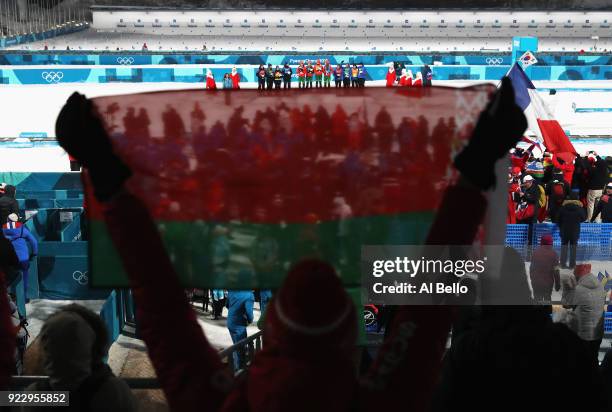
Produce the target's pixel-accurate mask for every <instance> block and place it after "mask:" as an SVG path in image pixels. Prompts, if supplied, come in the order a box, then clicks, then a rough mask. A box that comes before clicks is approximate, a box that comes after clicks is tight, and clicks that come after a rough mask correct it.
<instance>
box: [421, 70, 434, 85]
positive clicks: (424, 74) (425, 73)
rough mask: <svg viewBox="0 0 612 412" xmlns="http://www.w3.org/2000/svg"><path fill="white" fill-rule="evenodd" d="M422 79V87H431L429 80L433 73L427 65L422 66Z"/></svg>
mask: <svg viewBox="0 0 612 412" xmlns="http://www.w3.org/2000/svg"><path fill="white" fill-rule="evenodd" d="M422 77H423V87H431V79H432V78H433V72H432V70H431V68H430V67H429V66H428V65H425V66H423V71H422Z"/></svg>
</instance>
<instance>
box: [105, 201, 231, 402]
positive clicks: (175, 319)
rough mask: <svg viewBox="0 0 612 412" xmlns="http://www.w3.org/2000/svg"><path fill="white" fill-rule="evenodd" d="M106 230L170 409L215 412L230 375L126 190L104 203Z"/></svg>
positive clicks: (146, 217) (150, 224) (146, 218)
mask: <svg viewBox="0 0 612 412" xmlns="http://www.w3.org/2000/svg"><path fill="white" fill-rule="evenodd" d="M104 214H105V219H106V223H107V227H108V231H109V233H110V235H111V237H112V239H113V242H114V244H115V247H116V249H117V251H118V253H119V255H120V256H121V260H122V262H123V267H124V269H125V271H126V273H127V274H128V276H129V278H130V282H131V286H132V290H133V293H134V298H135V300H136V303H137V305H136V317H137V320H138V323H139V327H140V331H141V334H142V338H143V340H144V341H145V343H146V345H147V349H148V352H149V357H150V358H151V361H152V363H153V366H154V368H155V371H156V373H157V377H158V379H159V382H160V384H161V387H162V388H163V390H164V393H165V395H166V397H167V399H168V404H169V405H170V409H171V410H173V411H181V412H183V411H201V410H202V405H203V404H205V405H206V408H207V410H211V411H214V410H217V409H219V408H220V406H221V405H222V403H223V401H224V399H225V397H226V391H227V389H228V383H230V382H231V376H230V375H229V374H228V373H227V372H226V369H224V368H223V365H222V363H221V360H220V359H219V356H218V354H217V352H216V350H215V349H214V348H213V347H212V346H211V345H210V344H209V343H208V341H207V340H206V337H205V336H204V332H203V331H202V328H201V327H200V325H199V324H198V321H197V319H196V315H195V313H194V311H193V310H192V309H191V307H190V306H189V302H188V301H187V298H186V296H185V292H184V289H183V288H182V286H181V284H180V283H179V278H178V276H177V275H176V273H175V271H174V268H173V267H172V264H171V263H170V259H169V258H168V255H167V254H166V251H165V249H164V246H163V244H162V241H161V238H160V236H159V234H158V232H157V229H156V227H155V225H154V223H153V221H152V220H151V218H150V217H149V214H148V212H147V210H146V209H145V206H144V205H143V204H142V203H141V202H140V200H138V199H137V198H135V197H134V196H132V195H130V194H129V193H127V192H122V193H120V194H118V195H117V196H115V197H114V198H113V199H112V200H111V201H110V202H108V203H107V204H106V205H105V209H104Z"/></svg>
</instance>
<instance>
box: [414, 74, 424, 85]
mask: <svg viewBox="0 0 612 412" xmlns="http://www.w3.org/2000/svg"><path fill="white" fill-rule="evenodd" d="M412 86H413V87H423V75H422V74H421V72H417V74H416V79H414V82H413V83H412Z"/></svg>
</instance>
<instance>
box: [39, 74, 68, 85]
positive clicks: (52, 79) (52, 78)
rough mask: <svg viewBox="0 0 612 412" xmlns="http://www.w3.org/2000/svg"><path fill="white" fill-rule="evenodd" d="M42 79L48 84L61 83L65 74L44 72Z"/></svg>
mask: <svg viewBox="0 0 612 412" xmlns="http://www.w3.org/2000/svg"><path fill="white" fill-rule="evenodd" d="M41 76H42V78H43V80H45V81H46V82H47V83H59V82H60V80H62V79H63V78H64V73H62V72H42V75H41Z"/></svg>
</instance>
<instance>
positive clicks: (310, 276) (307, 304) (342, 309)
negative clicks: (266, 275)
mask: <svg viewBox="0 0 612 412" xmlns="http://www.w3.org/2000/svg"><path fill="white" fill-rule="evenodd" d="M322 293H323V294H325V296H326V302H327V304H325V305H313V302H312V297H313V296H318V295H320V294H322ZM268 308H269V309H268V311H267V313H266V325H265V328H264V333H265V334H266V339H267V340H268V341H270V342H272V343H273V344H274V345H275V346H278V347H279V348H286V349H288V350H290V351H293V350H294V349H296V348H298V347H300V348H304V350H305V351H312V350H313V349H317V348H322V347H327V348H332V347H336V348H345V347H347V346H352V345H354V344H355V339H356V337H357V335H356V332H357V329H356V328H355V325H356V320H357V318H356V313H355V306H354V304H353V302H352V300H351V298H350V297H349V295H348V294H347V293H346V291H345V290H344V287H343V285H342V282H341V281H340V278H339V277H338V275H337V274H336V271H335V270H334V268H333V267H332V266H331V265H330V264H328V263H326V262H323V261H320V260H316V259H308V260H303V261H301V262H299V263H297V264H295V265H294V266H293V267H292V268H291V269H290V270H289V273H288V275H287V277H286V278H285V281H284V282H283V284H282V286H281V288H280V289H279V291H278V293H277V294H276V295H275V296H274V298H273V300H272V302H271V303H270V304H269V306H268Z"/></svg>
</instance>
